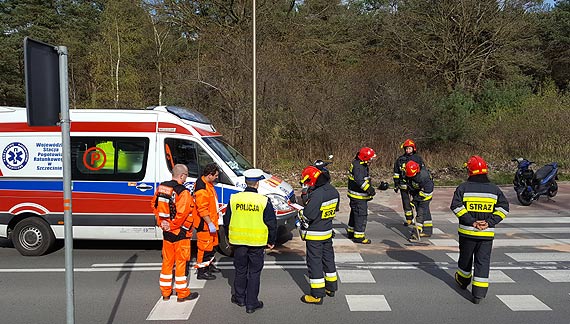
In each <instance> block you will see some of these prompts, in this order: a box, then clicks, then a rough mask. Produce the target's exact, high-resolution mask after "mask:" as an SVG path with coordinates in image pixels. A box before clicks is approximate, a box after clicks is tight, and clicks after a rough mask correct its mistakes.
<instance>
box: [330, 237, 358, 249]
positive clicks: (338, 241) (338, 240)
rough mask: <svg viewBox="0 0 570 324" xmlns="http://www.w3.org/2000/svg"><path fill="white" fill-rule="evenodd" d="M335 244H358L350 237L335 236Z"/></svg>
mask: <svg viewBox="0 0 570 324" xmlns="http://www.w3.org/2000/svg"><path fill="white" fill-rule="evenodd" d="M333 246H354V247H356V244H355V243H354V242H353V241H352V240H349V239H346V238H335V239H334V240H333Z"/></svg>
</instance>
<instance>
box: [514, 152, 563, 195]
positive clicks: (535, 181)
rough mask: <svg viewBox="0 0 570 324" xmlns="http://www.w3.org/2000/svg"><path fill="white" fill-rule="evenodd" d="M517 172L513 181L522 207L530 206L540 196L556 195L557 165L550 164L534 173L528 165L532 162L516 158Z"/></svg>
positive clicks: (554, 163)
mask: <svg viewBox="0 0 570 324" xmlns="http://www.w3.org/2000/svg"><path fill="white" fill-rule="evenodd" d="M511 161H513V162H517V172H516V173H515V179H514V180H513V184H514V188H515V191H516V193H517V199H518V200H519V202H520V203H521V205H523V206H530V204H532V202H533V201H534V200H537V199H538V198H539V197H540V196H543V195H545V196H548V197H554V196H556V194H557V193H558V184H557V183H556V180H558V163H556V162H551V163H548V164H546V165H545V166H543V167H542V168H540V169H538V170H537V171H536V172H534V171H533V170H532V169H531V168H530V165H531V164H533V163H534V162H532V161H529V160H527V159H525V158H516V159H512V160H511Z"/></svg>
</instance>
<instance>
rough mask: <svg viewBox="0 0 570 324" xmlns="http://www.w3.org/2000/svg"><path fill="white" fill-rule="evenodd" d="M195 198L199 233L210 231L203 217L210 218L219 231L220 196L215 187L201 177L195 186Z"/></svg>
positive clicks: (196, 225) (196, 222) (195, 217)
mask: <svg viewBox="0 0 570 324" xmlns="http://www.w3.org/2000/svg"><path fill="white" fill-rule="evenodd" d="M194 198H195V200H196V213H194V226H195V227H196V230H197V231H208V224H206V222H205V221H204V220H203V217H205V216H209V217H210V219H211V220H212V222H214V224H215V225H216V229H218V228H219V227H218V219H219V215H218V195H217V194H216V189H215V188H214V185H212V184H211V183H208V182H206V181H204V176H202V177H200V179H198V180H197V181H196V184H195V185H194Z"/></svg>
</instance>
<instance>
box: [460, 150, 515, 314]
mask: <svg viewBox="0 0 570 324" xmlns="http://www.w3.org/2000/svg"><path fill="white" fill-rule="evenodd" d="M466 167H467V170H468V173H469V177H468V178H467V182H464V183H462V184H460V185H459V186H458V187H457V189H455V193H454V194H453V200H452V201H451V206H450V208H451V210H452V211H453V213H455V216H457V218H459V228H458V231H459V260H458V262H457V271H456V272H455V281H456V282H457V284H458V285H459V286H460V287H461V289H467V286H469V283H472V284H473V287H472V289H471V293H472V295H473V300H472V301H473V303H475V304H479V303H480V302H481V300H482V299H483V298H485V296H486V295H487V290H488V289H489V266H490V263H491V249H492V248H493V238H494V236H495V232H494V230H495V225H497V224H498V223H499V222H500V221H502V220H503V219H505V217H507V214H508V213H509V202H508V201H507V199H506V198H505V195H504V194H503V192H502V191H501V189H499V187H497V186H496V185H495V184H493V183H491V182H490V181H489V178H488V177H487V173H488V168H487V162H485V160H483V158H482V157H480V156H478V155H474V156H471V157H470V158H469V160H468V161H467V163H466ZM473 258H475V269H474V271H473V272H472V271H471V269H472V266H473Z"/></svg>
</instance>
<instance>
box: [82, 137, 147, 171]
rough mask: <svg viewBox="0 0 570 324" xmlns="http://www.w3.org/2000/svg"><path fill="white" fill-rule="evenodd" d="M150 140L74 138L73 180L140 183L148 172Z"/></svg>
mask: <svg viewBox="0 0 570 324" xmlns="http://www.w3.org/2000/svg"><path fill="white" fill-rule="evenodd" d="M148 144H149V139H148V138H146V137H145V138H137V137H73V138H72V139H71V164H72V170H71V174H72V178H73V179H74V180H101V181H105V180H116V181H140V180H142V179H143V178H144V175H145V171H146V160H147V159H146V157H147V156H148Z"/></svg>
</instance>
